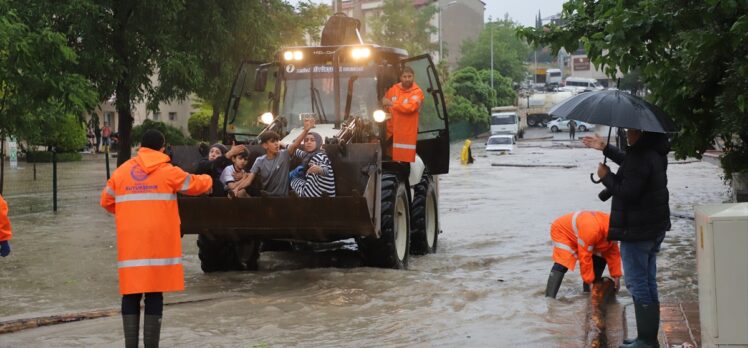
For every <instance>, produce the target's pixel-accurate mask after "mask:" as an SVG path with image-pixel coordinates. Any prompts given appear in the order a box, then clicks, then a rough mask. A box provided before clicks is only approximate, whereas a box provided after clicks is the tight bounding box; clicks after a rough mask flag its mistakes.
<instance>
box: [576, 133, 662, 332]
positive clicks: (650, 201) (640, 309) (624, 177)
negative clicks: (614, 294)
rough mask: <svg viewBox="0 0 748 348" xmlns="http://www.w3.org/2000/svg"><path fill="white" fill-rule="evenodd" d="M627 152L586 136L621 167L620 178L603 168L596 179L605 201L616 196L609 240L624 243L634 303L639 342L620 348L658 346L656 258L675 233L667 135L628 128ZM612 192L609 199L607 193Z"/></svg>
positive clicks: (628, 285)
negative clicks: (671, 232) (670, 232)
mask: <svg viewBox="0 0 748 348" xmlns="http://www.w3.org/2000/svg"><path fill="white" fill-rule="evenodd" d="M626 139H627V140H628V143H629V144H630V145H629V148H628V150H627V151H626V152H623V151H621V150H620V149H618V148H616V147H615V146H613V145H610V144H608V145H606V144H605V141H604V140H603V138H601V137H599V136H597V135H595V136H585V137H584V138H582V142H583V143H584V145H585V146H587V147H590V148H593V149H597V150H602V151H603V153H604V154H605V156H607V157H609V158H610V159H611V160H613V162H616V163H617V164H619V165H620V167H619V168H618V171H617V172H616V173H611V171H610V168H609V167H608V166H607V165H605V164H602V163H600V164H599V166H598V169H597V175H598V176H599V177H600V179H601V180H602V183H603V185H605V190H604V191H603V194H602V197H603V198H605V197H606V196H607V195H608V194H609V195H610V196H612V197H613V200H612V203H611V211H610V230H609V232H608V239H610V240H619V241H621V257H622V260H623V271H624V280H625V281H626V288H628V290H629V292H630V293H631V296H632V297H633V298H634V310H635V313H636V328H637V333H638V337H637V338H636V340H627V341H624V343H628V344H624V345H622V346H621V347H659V343H658V342H657V332H658V330H659V326H660V303H659V299H658V294H657V282H656V275H657V253H658V252H659V251H660V244H661V243H662V241H663V239H664V238H665V231H668V230H670V207H669V192H668V189H667V162H668V160H667V153H668V151H669V145H668V141H667V138H666V136H665V134H663V133H654V132H643V131H641V130H638V129H627V131H626ZM606 192H607V194H606Z"/></svg>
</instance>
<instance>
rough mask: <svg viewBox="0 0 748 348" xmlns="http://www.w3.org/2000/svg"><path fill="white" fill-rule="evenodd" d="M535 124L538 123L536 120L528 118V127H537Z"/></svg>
mask: <svg viewBox="0 0 748 348" xmlns="http://www.w3.org/2000/svg"><path fill="white" fill-rule="evenodd" d="M535 124H537V122H535V119H534V118H528V119H527V125H528V126H530V127H535Z"/></svg>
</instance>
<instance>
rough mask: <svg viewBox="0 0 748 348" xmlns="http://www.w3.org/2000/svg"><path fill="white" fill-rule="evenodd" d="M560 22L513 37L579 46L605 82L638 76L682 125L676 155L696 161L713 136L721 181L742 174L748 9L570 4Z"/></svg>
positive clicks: (747, 118)
mask: <svg viewBox="0 0 748 348" xmlns="http://www.w3.org/2000/svg"><path fill="white" fill-rule="evenodd" d="M562 19H563V20H565V21H566V25H565V26H563V27H558V26H554V25H549V26H545V27H544V28H543V29H542V30H537V29H533V28H523V29H521V30H520V31H519V33H520V34H521V35H522V36H524V37H526V38H527V39H528V40H530V41H532V42H534V43H537V44H551V45H552V48H553V50H554V52H557V51H558V50H559V49H560V48H561V47H566V49H567V50H568V51H572V50H574V49H576V48H577V47H578V44H579V42H580V41H581V42H582V43H583V45H584V48H585V50H586V51H587V55H588V56H589V57H590V59H591V60H592V62H593V63H595V64H596V65H598V66H603V67H604V68H605V71H606V73H607V74H608V75H609V76H614V74H615V71H616V69H620V70H621V71H622V72H624V73H627V72H629V71H632V70H635V69H639V71H640V72H641V78H642V80H643V81H644V83H645V84H646V85H647V87H648V88H649V90H650V92H651V93H650V94H649V96H648V98H649V100H650V101H652V102H654V103H655V104H657V105H658V106H660V107H661V108H662V109H663V110H664V111H665V112H667V113H668V114H669V115H670V117H672V118H673V120H674V121H675V123H676V124H677V125H678V126H680V130H679V131H678V133H677V134H676V135H675V138H674V149H675V150H676V156H678V157H679V158H684V157H687V156H695V157H697V158H700V157H701V155H702V154H703V153H704V151H705V150H707V149H708V148H710V147H711V146H713V145H714V144H715V138H716V137H719V138H721V139H722V140H723V141H724V146H725V154H724V156H723V158H722V168H723V170H724V173H725V179H726V180H729V179H730V178H731V174H732V173H733V172H737V171H742V170H748V92H746V91H748V60H746V59H745V57H746V56H748V3H746V2H745V1H717V0H707V1H703V0H686V1H678V2H673V1H668V0H640V1H629V2H627V5H626V6H621V5H620V1H614V0H603V1H596V2H591V1H585V0H570V1H568V2H567V3H566V4H564V9H563V12H562Z"/></svg>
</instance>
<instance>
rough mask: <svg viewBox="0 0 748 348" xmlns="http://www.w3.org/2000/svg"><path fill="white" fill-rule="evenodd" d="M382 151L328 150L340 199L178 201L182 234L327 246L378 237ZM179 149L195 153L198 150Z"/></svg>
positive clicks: (372, 147) (363, 147) (365, 147)
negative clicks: (340, 241) (344, 241)
mask: <svg viewBox="0 0 748 348" xmlns="http://www.w3.org/2000/svg"><path fill="white" fill-rule="evenodd" d="M380 149H381V148H380V146H379V144H345V145H342V144H341V145H332V144H328V145H325V152H326V153H327V155H328V157H329V158H330V162H331V163H332V167H333V171H334V172H335V190H336V197H315V198H299V197H250V198H234V199H229V198H226V197H205V196H203V197H187V196H180V197H179V215H180V219H181V228H182V233H183V234H196V233H199V234H207V235H211V236H213V237H215V238H218V239H221V240H249V239H287V240H299V241H315V242H324V241H333V240H340V239H346V238H351V237H375V238H377V237H379V233H380V232H379V223H380V222H379V216H380V202H379V190H380V185H381V184H380V180H381V178H380V175H379V174H380V170H379V168H381V151H380ZM180 150H183V151H182V152H190V153H196V152H197V151H196V149H194V148H193V149H191V150H190V149H188V148H183V149H180ZM177 152H178V151H177ZM250 152H254V151H250ZM193 156H194V155H193ZM251 157H252V156H251ZM177 158H180V159H182V160H183V161H184V162H182V163H175V164H177V165H180V167H183V168H185V167H186V168H189V165H185V164H189V163H192V162H194V159H193V158H194V157H192V156H185V155H184V154H182V156H179V155H176V153H175V156H174V159H177ZM175 162H178V161H176V160H175ZM179 162H181V161H179ZM185 162H186V163H185Z"/></svg>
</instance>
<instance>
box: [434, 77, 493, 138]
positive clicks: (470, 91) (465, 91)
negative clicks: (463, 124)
mask: <svg viewBox="0 0 748 348" xmlns="http://www.w3.org/2000/svg"><path fill="white" fill-rule="evenodd" d="M445 94H446V95H447V97H446V99H447V107H448V110H447V113H448V114H449V116H450V118H451V119H453V120H461V119H462V120H466V121H469V122H470V123H472V124H488V114H489V113H488V111H489V110H490V109H491V107H492V106H493V105H495V99H496V97H495V92H494V91H493V90H492V89H491V86H489V85H487V84H485V83H484V82H483V81H482V80H481V78H480V75H479V73H478V70H476V69H475V68H473V67H467V68H463V69H459V70H456V71H455V72H454V73H452V75H451V76H450V79H449V81H447V87H446V89H445Z"/></svg>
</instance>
